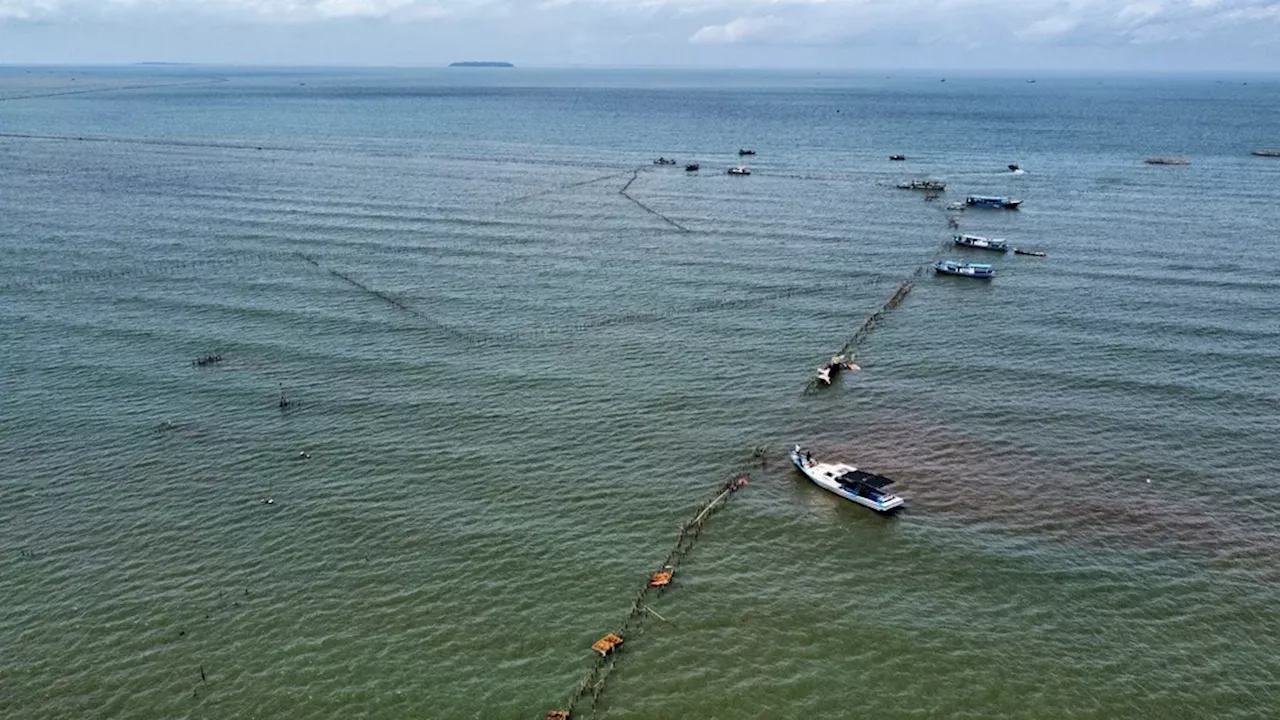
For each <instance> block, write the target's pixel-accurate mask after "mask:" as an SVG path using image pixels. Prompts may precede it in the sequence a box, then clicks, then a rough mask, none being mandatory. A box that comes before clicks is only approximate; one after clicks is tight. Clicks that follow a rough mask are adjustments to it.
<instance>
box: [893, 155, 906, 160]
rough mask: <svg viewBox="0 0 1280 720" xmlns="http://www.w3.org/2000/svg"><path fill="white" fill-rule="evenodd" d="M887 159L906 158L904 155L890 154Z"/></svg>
mask: <svg viewBox="0 0 1280 720" xmlns="http://www.w3.org/2000/svg"><path fill="white" fill-rule="evenodd" d="M889 159H890V160H906V159H907V156H906V155H890V156H889Z"/></svg>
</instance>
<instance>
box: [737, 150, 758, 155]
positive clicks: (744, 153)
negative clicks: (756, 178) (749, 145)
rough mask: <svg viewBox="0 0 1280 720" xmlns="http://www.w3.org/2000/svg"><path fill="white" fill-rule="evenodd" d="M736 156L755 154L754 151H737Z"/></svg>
mask: <svg viewBox="0 0 1280 720" xmlns="http://www.w3.org/2000/svg"><path fill="white" fill-rule="evenodd" d="M738 154H739V155H755V154H756V151H755V150H747V149H742V150H739V151H738Z"/></svg>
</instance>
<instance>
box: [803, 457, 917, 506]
mask: <svg viewBox="0 0 1280 720" xmlns="http://www.w3.org/2000/svg"><path fill="white" fill-rule="evenodd" d="M791 462H792V464H794V465H795V466H796V469H797V470H799V471H800V472H802V473H804V476H805V477H807V478H809V481H810V482H812V483H813V484H814V485H817V486H818V487H820V488H822V489H823V490H826V491H827V492H829V493H831V494H833V495H839V496H840V497H842V498H844V499H845V500H848V501H849V502H853V503H857V504H858V505H861V506H863V507H865V508H868V509H870V510H875V511H876V512H878V513H881V514H884V515H890V514H893V513H895V512H897V511H898V509H899V508H901V507H902V506H903V504H904V503H903V501H902V498H900V497H898V496H896V495H893V496H891V498H892V499H891V500H889V501H888V502H884V503H880V502H877V501H875V500H873V499H871V498H865V497H862V496H861V495H858V494H857V493H854V492H851V491H849V490H848V489H846V488H845V487H844V486H842V485H840V484H839V483H836V482H833V481H831V480H827V479H826V478H824V477H822V476H821V475H819V474H817V473H816V472H814V471H813V470H812V469H811V468H810V466H809V464H808V463H806V462H805V459H804V457H803V456H801V455H800V453H799V452H797V451H796V450H792V451H791ZM813 465H814V466H815V467H817V465H818V464H817V463H814V464H813Z"/></svg>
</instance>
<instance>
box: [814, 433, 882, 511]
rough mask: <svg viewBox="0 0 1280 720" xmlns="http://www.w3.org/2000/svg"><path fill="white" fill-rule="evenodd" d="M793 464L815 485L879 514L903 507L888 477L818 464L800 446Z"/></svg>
mask: <svg viewBox="0 0 1280 720" xmlns="http://www.w3.org/2000/svg"><path fill="white" fill-rule="evenodd" d="M791 462H793V463H795V466H796V468H798V469H799V470H800V472H802V473H804V475H805V477H807V478H809V479H810V480H812V481H813V484H814V485H817V486H818V487H820V488H822V489H823V490H827V491H829V492H832V493H834V494H836V495H839V496H840V497H842V498H844V499H845V500H850V501H852V502H855V503H858V504H859V505H862V506H863V507H869V508H871V509H872V510H875V511H876V512H882V513H887V512H892V511H894V510H897V509H898V508H900V507H902V505H903V500H902V498H900V497H898V496H897V495H894V494H893V493H891V492H889V490H888V488H889V486H891V485H893V481H892V480H890V479H889V478H887V477H883V476H881V475H873V474H871V473H869V472H865V471H863V470H859V469H858V468H856V467H854V466H852V465H845V464H843V463H821V462H818V461H816V460H814V459H813V453H811V452H808V451H807V450H805V449H804V448H802V447H800V446H799V445H796V446H795V448H793V449H792V450H791Z"/></svg>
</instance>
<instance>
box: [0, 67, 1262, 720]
mask: <svg viewBox="0 0 1280 720" xmlns="http://www.w3.org/2000/svg"><path fill="white" fill-rule="evenodd" d="M1270 146H1280V83H1278V82H1276V81H1273V80H1268V79H1265V78H1249V79H1248V83H1247V84H1244V83H1242V81H1241V79H1223V80H1215V79H1212V78H1198V79H1172V78H1164V79H1157V78H1146V79H1120V78H1085V79H1081V78H1058V77H1046V78H1039V81H1038V82H1037V83H1035V84H1030V83H1025V82H1024V81H1023V79H1021V78H1019V79H1015V80H1011V79H992V78H949V79H948V82H946V83H945V84H944V83H939V82H938V81H937V78H931V77H921V76H903V77H889V78H883V77H879V76H876V77H870V76H853V75H850V76H839V75H831V74H829V73H826V74H816V73H809V74H802V73H791V74H760V73H755V74H752V73H694V72H685V73H676V72H653V71H631V72H621V71H618V72H603V71H600V72H583V71H572V72H571V71H534V70H514V71H490V70H470V71H466V70H464V71H457V70H454V71H440V70H419V71H349V72H348V71H324V72H319V71H252V70H244V69H241V70H234V71H220V70H214V69H205V68H180V69H165V68H147V69H138V70H124V69H84V70H73V69H68V68H58V69H53V70H51V69H48V68H13V67H10V68H3V69H0V168H2V172H0V390H2V392H0V449H3V453H4V458H5V460H4V462H3V470H0V553H3V555H2V558H0V559H2V561H3V568H4V569H3V572H2V573H0V598H3V602H2V603H0V648H3V651H0V717H4V718H7V719H12V720H24V719H28V718H30V719H36V718H41V719H43V718H87V717H121V718H179V717H189V718H245V717H289V718H350V717H365V718H388V719H390V718H406V717H422V718H530V717H539V716H540V715H541V714H542V713H544V712H545V711H546V710H547V709H549V708H552V707H556V706H561V705H563V704H564V702H565V700H564V699H565V698H566V697H567V696H568V695H569V694H570V693H571V691H572V690H573V689H574V688H575V687H576V685H577V683H578V681H579V679H580V678H581V677H582V675H583V673H584V672H585V671H586V670H587V669H588V668H589V667H590V665H591V663H592V659H591V654H590V651H589V650H588V646H589V645H590V644H591V643H592V642H593V641H594V640H596V639H597V638H598V637H600V636H601V635H603V634H604V633H606V632H609V631H611V630H613V629H615V628H616V627H617V625H618V623H619V622H620V621H621V620H622V618H623V617H624V616H625V615H626V612H627V610H628V608H629V607H630V604H631V602H632V600H633V598H634V595H635V591H636V589H637V588H638V587H639V585H640V584H642V582H643V580H644V577H645V576H646V573H647V572H648V571H649V570H651V569H653V568H654V566H655V565H656V564H658V563H660V562H661V561H662V559H663V558H664V557H665V556H666V555H667V553H668V552H669V551H670V549H671V547H672V544H673V542H674V540H675V536H676V532H677V530H678V527H679V525H680V523H681V522H683V521H684V520H686V519H687V518H688V517H690V515H692V514H693V513H694V512H696V509H697V507H698V506H699V503H700V502H701V501H702V500H704V499H705V498H706V497H707V496H708V493H709V492H712V491H713V490H714V488H715V487H716V485H718V484H720V483H722V482H723V481H724V480H725V479H726V478H728V477H730V476H731V474H732V473H734V472H735V471H738V470H741V469H743V468H745V467H748V466H750V468H751V484H750V485H749V486H748V488H747V489H746V490H744V491H743V492H741V493H739V494H738V495H736V496H735V497H734V499H733V501H732V503H731V504H730V505H728V506H727V507H726V508H725V509H724V510H723V512H721V513H720V514H718V515H716V516H715V518H714V519H713V521H712V522H711V523H709V524H708V526H707V529H706V531H705V532H704V533H703V534H702V536H701V537H700V542H699V543H698V545H697V547H696V549H695V551H694V552H693V553H692V554H691V555H690V556H688V558H687V559H686V560H685V561H684V564H683V565H682V566H681V572H680V574H679V576H678V583H677V585H676V587H675V588H674V589H673V590H672V591H671V592H669V593H666V594H664V595H663V596H662V597H661V598H660V599H658V600H655V601H653V602H654V605H653V607H654V609H655V610H656V611H657V612H658V613H660V614H661V617H662V618H664V619H665V622H664V621H659V620H656V619H650V620H649V621H647V624H646V630H645V633H644V634H643V636H640V637H638V638H637V639H636V641H635V642H633V643H628V646H627V648H626V650H625V652H624V654H623V655H622V656H621V657H620V660H619V662H618V664H617V666H616V668H615V670H614V674H613V675H612V676H611V678H610V680H609V684H608V686H607V692H605V693H604V694H603V695H602V698H601V703H600V705H599V706H598V708H597V710H598V713H597V714H598V716H600V717H611V718H676V717H688V718H725V719H728V718H778V717H787V718H790V717H811V718H847V717H869V718H870V717H874V718H908V717H975V718H976V717H995V716H1001V717H1078V718H1096V717H1107V718H1153V717H1161V718H1204V717H1220V718H1259V717H1266V716H1270V715H1271V714H1273V713H1274V712H1275V711H1276V708H1277V707H1280V619H1278V618H1280V613H1277V612H1276V608H1277V607H1278V606H1280V584H1278V583H1280V570H1277V568H1278V567H1280V528H1278V527H1277V526H1278V520H1280V486H1278V485H1277V474H1278V473H1277V471H1278V470H1280V449H1278V447H1277V444H1276V441H1275V440H1276V435H1275V432H1276V428H1277V427H1280V314H1278V312H1277V311H1278V310H1280V279H1277V278H1278V277H1280V275H1278V273H1277V272H1276V258H1277V251H1278V250H1280V241H1277V237H1280V236H1278V235H1277V229H1278V228H1280V207H1278V205H1277V201H1278V199H1280V193H1278V191H1277V188H1278V187H1280V160H1275V159H1272V158H1262V157H1254V156H1251V155H1250V154H1249V153H1250V151H1252V150H1255V149H1259V148H1263V147H1270ZM740 147H752V148H755V149H756V150H757V151H758V152H759V154H758V155H757V156H756V157H754V158H749V159H750V161H751V162H750V163H749V164H750V167H751V168H752V171H753V174H752V175H751V176H750V177H747V178H737V177H730V176H728V175H726V174H725V173H724V171H725V169H726V168H728V167H730V166H731V165H735V164H737V163H738V162H739V158H738V155H737V150H738V148H740ZM893 153H904V154H906V155H907V156H908V160H907V161H906V162H890V161H889V160H888V156H889V155H890V154H893ZM659 155H665V156H674V157H676V158H677V159H678V160H679V161H680V162H681V163H682V164H683V163H684V162H694V161H697V162H700V163H701V165H702V170H701V171H700V172H698V173H696V174H694V173H686V172H684V171H683V168H682V167H675V168H667V167H661V168H659V167H654V166H653V165H652V164H651V161H652V159H653V158H655V157H657V156H659ZM1151 155H1176V156H1182V157H1186V158H1188V159H1189V160H1190V161H1191V164H1190V165H1188V166H1182V167H1170V166H1149V165H1144V164H1143V163H1142V159H1143V158H1144V157H1147V156H1151ZM1010 162H1017V163H1020V164H1021V166H1022V167H1023V168H1024V169H1025V170H1026V173H1025V174H1019V175H1015V174H1012V173H1010V172H1008V171H1007V170H1006V169H1005V166H1006V164H1007V163H1010ZM637 168H638V169H639V172H638V173H635V171H636V169H637ZM925 176H930V177H937V178H941V179H944V180H946V181H947V183H948V187H947V191H946V193H945V194H944V196H943V198H942V199H940V200H939V201H937V202H933V203H928V202H925V201H924V200H923V197H922V195H921V194H919V193H913V192H910V191H903V190H898V189H896V188H895V187H894V184H895V183H896V182H898V181H900V180H903V179H907V178H910V177H925ZM633 177H634V181H632V180H633ZM628 181H632V182H631V184H630V185H629V186H627V193H628V194H629V195H630V196H631V199H629V198H628V197H627V196H625V195H622V194H619V190H620V189H621V188H623V187H624V185H626V183H628ZM966 193H992V194H1007V195H1014V196H1017V197H1020V198H1022V199H1024V200H1025V204H1024V209H1022V210H1021V211H1019V212H983V211H972V210H971V211H968V212H965V213H962V214H961V215H962V217H961V224H962V227H963V229H964V230H965V231H967V232H973V233H977V234H982V235H993V236H1000V237H1004V238H1007V239H1009V240H1010V242H1011V244H1013V245H1015V246H1022V247H1033V248H1036V249H1041V250H1044V251H1046V252H1047V254H1048V256H1047V257H1045V258H1030V257H1022V256H1013V255H1009V256H993V255H983V254H981V253H978V252H976V251H966V250H963V249H950V248H949V246H948V240H949V237H950V234H949V233H950V231H949V230H948V228H947V223H946V214H945V212H944V206H945V204H946V203H947V202H949V201H953V200H956V199H959V198H962V197H963V196H964V195H965V194H966ZM646 208H648V209H647V210H646ZM943 258H955V259H964V260H976V259H981V260H986V261H990V262H992V263H993V264H994V265H995V266H996V268H997V273H998V276H997V278H996V279H995V280H994V281H992V282H990V283H986V284H982V283H977V282H974V281H968V280H964V279H960V278H945V277H944V278H939V277H934V276H932V275H930V274H927V273H921V274H919V275H916V276H915V279H916V285H915V286H914V288H913V290H912V291H911V293H910V294H909V295H908V296H907V298H906V300H905V301H904V302H903V303H902V304H901V305H900V306H899V307H897V308H896V309H894V310H892V311H890V312H887V313H885V314H884V315H882V317H881V318H880V320H879V322H878V323H877V325H876V327H875V329H874V330H873V331H872V332H871V333H870V334H868V335H867V336H866V337H865V340H864V341H863V342H862V343H861V344H860V345H859V346H858V347H857V357H858V362H859V363H860V364H861V365H862V368H863V369H862V371H861V372H860V373H856V374H847V375H846V376H845V377H843V378H841V379H839V380H837V382H836V384H835V385H834V386H833V387H831V388H828V389H825V390H824V391H822V392H811V391H809V390H808V389H807V383H808V382H809V380H810V378H811V376H812V372H813V369H814V368H815V367H816V366H817V364H818V363H820V362H821V361H822V360H823V359H824V358H825V357H827V356H828V355H829V354H830V353H832V352H834V351H835V350H837V349H838V348H840V347H841V346H842V345H844V343H845V342H846V341H847V340H848V339H849V338H850V336H852V335H853V333H854V332H855V330H857V329H858V328H859V327H860V326H861V325H862V324H863V322H864V321H865V320H866V318H867V317H868V316H869V315H870V314H871V313H872V312H874V311H875V310H876V309H877V308H879V307H880V306H881V305H882V304H883V303H884V301H885V300H886V299H887V298H888V297H889V296H890V295H891V294H892V293H893V292H894V289H895V288H896V287H897V286H898V284H899V283H900V282H903V281H904V280H906V279H908V278H911V277H913V273H915V272H916V271H917V270H918V269H919V268H921V267H922V266H924V265H925V264H927V263H929V262H932V261H935V260H938V259H943ZM210 354H216V355H220V356H221V357H222V362H221V363H218V364H216V365H213V366H209V367H199V366H194V365H193V363H192V361H193V360H195V359H196V358H199V357H202V356H205V355H210ZM282 396H283V397H284V398H285V399H286V400H287V401H288V403H289V407H288V408H286V409H284V410H282V409H281V408H280V407H279V404H280V399H281V397H282ZM793 442H804V443H806V444H808V445H811V446H812V447H813V448H814V449H815V451H816V452H817V453H819V454H820V455H829V456H833V457H838V458H840V459H844V460H846V461H849V462H853V463H857V464H859V465H861V466H863V467H866V468H868V469H871V470H874V471H877V472H881V473H883V474H886V475H889V476H891V477H894V478H896V479H897V480H898V481H899V483H900V488H901V493H902V495H903V496H904V497H906V498H907V503H908V510H907V511H906V512H905V513H903V514H901V515H900V516H898V517H896V518H893V519H882V518H879V517H876V516H874V515H873V514H872V513H870V512H869V511H867V510H865V509H862V508H859V507H856V506H853V505H851V504H849V503H846V502H843V501H841V500H839V499H838V498H836V497H834V496H832V495H829V494H826V493H824V492H823V491H822V490H820V489H818V488H816V487H813V486H812V485H809V484H807V483H806V481H804V480H803V478H802V477H800V476H799V475H798V474H797V473H795V472H794V471H793V470H791V469H789V468H788V466H787V465H786V461H785V456H784V453H785V449H786V448H787V447H788V446H789V444H790V443H793ZM761 446H763V447H765V448H767V453H766V455H765V463H764V464H763V466H761V464H760V463H758V462H755V461H753V458H752V450H753V448H757V447H761ZM302 452H306V453H308V454H309V455H310V458H309V459H307V458H302V457H299V453H302ZM266 497H271V498H272V499H273V500H274V502H273V504H271V505H264V504H262V503H261V500H262V499H263V498H266ZM202 675H203V679H202Z"/></svg>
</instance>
